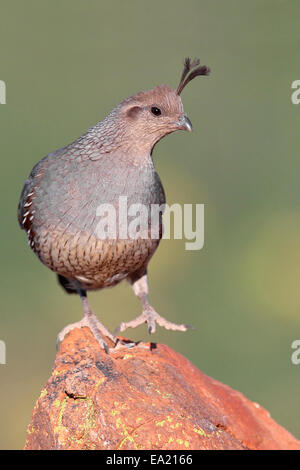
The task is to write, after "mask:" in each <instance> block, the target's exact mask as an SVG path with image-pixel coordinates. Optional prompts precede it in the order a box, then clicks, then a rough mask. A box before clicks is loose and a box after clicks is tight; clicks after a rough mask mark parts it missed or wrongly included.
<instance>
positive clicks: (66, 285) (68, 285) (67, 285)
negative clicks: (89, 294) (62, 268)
mask: <svg viewBox="0 0 300 470" xmlns="http://www.w3.org/2000/svg"><path fill="white" fill-rule="evenodd" d="M57 279H58V283H59V284H60V285H61V287H62V288H63V289H64V290H65V291H66V292H67V293H68V294H78V292H77V289H76V287H74V285H73V284H72V281H70V280H69V279H67V278H66V277H64V276H61V275H60V274H57Z"/></svg>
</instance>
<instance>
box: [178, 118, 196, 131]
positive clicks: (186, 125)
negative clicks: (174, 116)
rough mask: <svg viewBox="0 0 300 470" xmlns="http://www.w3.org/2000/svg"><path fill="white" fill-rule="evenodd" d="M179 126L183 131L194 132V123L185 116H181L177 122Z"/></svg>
mask: <svg viewBox="0 0 300 470" xmlns="http://www.w3.org/2000/svg"><path fill="white" fill-rule="evenodd" d="M177 125H178V127H179V129H182V130H183V131H189V132H192V130H193V126H192V123H191V121H190V120H189V118H188V117H187V116H186V115H185V114H183V115H182V116H180V118H179V119H178V121H177Z"/></svg>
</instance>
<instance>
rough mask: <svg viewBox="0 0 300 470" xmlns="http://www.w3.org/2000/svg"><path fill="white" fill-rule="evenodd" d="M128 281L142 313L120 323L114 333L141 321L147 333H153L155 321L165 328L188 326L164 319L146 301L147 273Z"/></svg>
mask: <svg viewBox="0 0 300 470" xmlns="http://www.w3.org/2000/svg"><path fill="white" fill-rule="evenodd" d="M130 282H131V284H132V288H133V292H134V293H135V295H136V296H137V297H138V298H139V299H140V300H141V302H142V305H143V313H142V314H141V315H140V316H139V317H137V318H135V319H134V320H131V321H129V322H127V323H121V324H120V325H119V326H118V328H117V329H116V331H115V333H116V332H118V331H124V330H126V329H127V328H136V327H137V326H139V325H141V324H142V323H147V325H148V332H149V333H155V328H156V323H158V325H159V326H162V327H164V328H166V329H167V330H174V331H186V330H187V329H188V328H189V325H184V324H182V325H177V324H176V323H172V322H170V321H168V320H166V319H165V318H164V317H161V316H160V315H159V314H158V313H157V312H156V311H155V310H154V308H153V307H151V305H150V304H149V301H148V291H149V289H148V278H147V273H146V274H144V275H143V276H142V277H140V278H139V279H135V278H133V279H130Z"/></svg>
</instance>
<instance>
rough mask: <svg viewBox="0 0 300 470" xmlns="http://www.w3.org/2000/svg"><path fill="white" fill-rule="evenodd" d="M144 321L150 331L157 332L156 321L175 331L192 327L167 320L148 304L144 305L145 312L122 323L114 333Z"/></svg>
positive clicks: (134, 326)
mask: <svg viewBox="0 0 300 470" xmlns="http://www.w3.org/2000/svg"><path fill="white" fill-rule="evenodd" d="M143 323H147V325H148V332H149V333H150V334H151V333H155V329H156V323H157V324H158V325H159V326H162V327H163V328H166V329H167V330H173V331H186V330H187V329H188V328H191V326H190V325H185V324H181V325H177V324H176V323H172V322H170V321H168V320H166V319H165V318H164V317H161V316H160V315H159V314H158V313H157V312H156V311H155V310H154V308H153V307H151V305H146V306H145V307H144V310H143V313H142V314H141V315H140V316H139V317H137V318H135V319H134V320H131V321H129V322H127V323H121V324H120V325H119V326H118V327H117V328H116V330H115V332H114V334H117V333H118V332H119V331H125V330H126V329H127V328H136V327H137V326H139V325H142V324H143Z"/></svg>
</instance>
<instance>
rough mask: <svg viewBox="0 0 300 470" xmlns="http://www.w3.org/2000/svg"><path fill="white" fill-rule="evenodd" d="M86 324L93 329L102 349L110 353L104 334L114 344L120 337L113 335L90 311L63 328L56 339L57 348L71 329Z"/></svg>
mask: <svg viewBox="0 0 300 470" xmlns="http://www.w3.org/2000/svg"><path fill="white" fill-rule="evenodd" d="M84 326H87V327H88V328H89V329H90V330H91V332H92V333H93V335H94V337H95V339H96V340H97V341H98V343H99V345H100V347H101V349H104V350H105V352H106V353H107V354H109V347H108V345H107V343H106V341H104V339H103V337H102V335H103V336H106V337H107V338H109V339H110V340H111V341H112V342H113V343H114V345H116V344H117V342H118V339H117V338H116V337H115V336H114V335H112V334H111V332H110V331H109V330H108V329H107V328H106V327H105V326H104V325H103V324H102V323H101V322H100V321H99V320H98V318H97V317H96V315H95V314H94V313H93V312H91V311H90V312H88V313H87V314H86V315H84V317H83V318H82V320H80V321H78V322H76V323H71V324H70V325H67V326H66V327H65V328H63V329H62V330H61V332H60V333H59V334H58V336H57V340H56V346H57V349H58V347H59V345H60V344H61V342H62V341H63V339H64V338H65V336H66V335H67V334H68V333H70V331H72V330H74V329H75V328H83V327H84Z"/></svg>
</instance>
